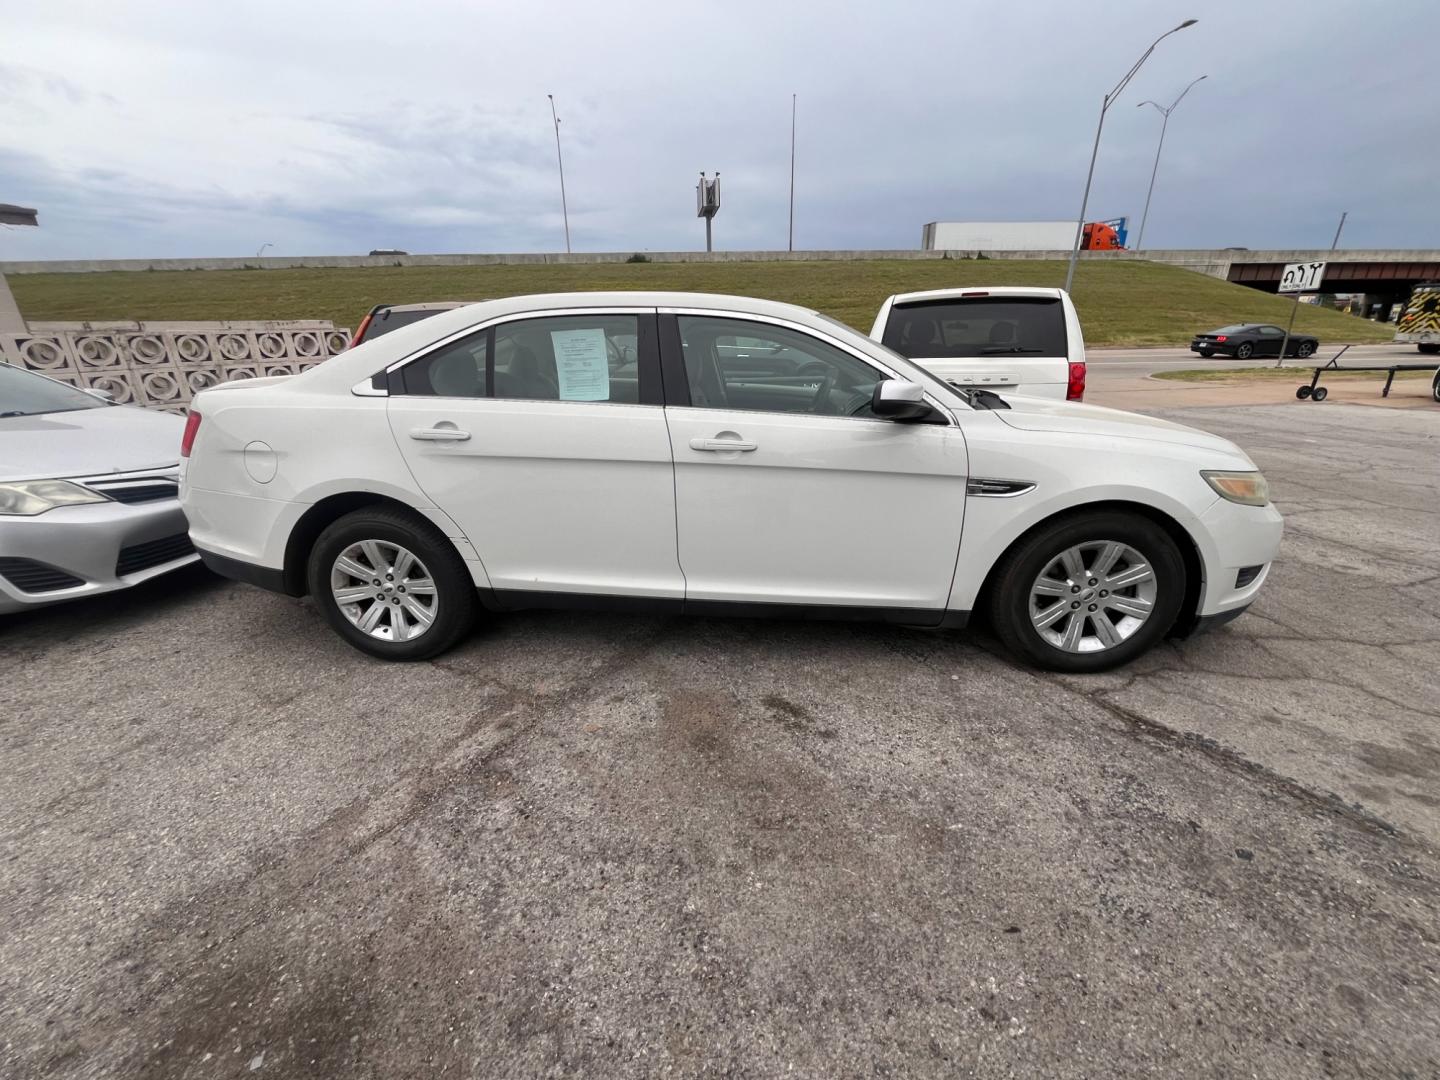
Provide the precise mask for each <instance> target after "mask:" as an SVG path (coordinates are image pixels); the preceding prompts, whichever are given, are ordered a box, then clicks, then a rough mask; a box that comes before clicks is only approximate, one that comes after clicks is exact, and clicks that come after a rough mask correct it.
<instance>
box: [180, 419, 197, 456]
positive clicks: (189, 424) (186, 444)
mask: <svg viewBox="0 0 1440 1080" xmlns="http://www.w3.org/2000/svg"><path fill="white" fill-rule="evenodd" d="M199 430H200V414H199V413H198V412H191V413H190V415H189V416H187V417H185V434H183V435H181V436H180V456H181V457H189V456H190V448H191V447H192V446H194V445H195V433H196V432H197V431H199Z"/></svg>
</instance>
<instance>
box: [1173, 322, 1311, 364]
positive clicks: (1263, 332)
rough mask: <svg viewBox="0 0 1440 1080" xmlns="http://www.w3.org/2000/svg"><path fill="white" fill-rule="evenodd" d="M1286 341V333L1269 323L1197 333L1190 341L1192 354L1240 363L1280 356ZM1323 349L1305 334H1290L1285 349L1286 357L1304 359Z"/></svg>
mask: <svg viewBox="0 0 1440 1080" xmlns="http://www.w3.org/2000/svg"><path fill="white" fill-rule="evenodd" d="M1284 340H1285V331H1284V330H1281V329H1280V327H1278V326H1271V325H1270V324H1269V323H1236V324H1235V325H1234V326H1222V327H1221V328H1220V329H1219V330H1211V331H1210V332H1209V333H1208V334H1196V335H1195V340H1194V341H1192V342H1190V351H1191V352H1197V353H1199V354H1200V355H1201V356H1214V355H1215V354H1216V353H1219V354H1220V355H1222V356H1233V357H1235V359H1237V360H1249V359H1250V358H1251V357H1252V356H1279V355H1280V343H1281V342H1282V341H1284ZM1318 348H1320V341H1319V339H1318V338H1313V337H1310V336H1308V335H1306V334H1291V335H1290V344H1289V345H1287V346H1286V347H1285V355H1286V356H1298V357H1300V358H1301V359H1304V358H1305V357H1307V356H1310V355H1311V354H1313V353H1314V352H1315V350H1316V349H1318Z"/></svg>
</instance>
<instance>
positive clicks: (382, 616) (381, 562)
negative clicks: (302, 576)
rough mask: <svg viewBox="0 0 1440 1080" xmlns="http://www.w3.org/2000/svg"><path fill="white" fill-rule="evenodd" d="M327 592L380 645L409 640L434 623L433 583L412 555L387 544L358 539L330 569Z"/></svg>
mask: <svg viewBox="0 0 1440 1080" xmlns="http://www.w3.org/2000/svg"><path fill="white" fill-rule="evenodd" d="M330 594H331V596H333V597H334V599H335V606H336V607H337V608H338V609H339V610H340V613H341V614H342V615H344V616H345V618H346V619H348V620H349V621H350V623H351V624H352V625H353V626H354V627H355V628H356V629H357V630H359V631H361V633H364V634H368V635H369V636H370V637H373V638H378V639H379V640H381V641H413V640H414V639H415V638H418V637H419V636H420V635H421V634H423V633H425V631H427V630H428V629H430V626H431V625H432V624H433V623H434V622H435V616H436V614H437V612H438V611H439V608H440V598H439V596H438V595H437V593H436V589H435V581H434V579H433V578H432V577H431V576H430V571H429V570H427V569H426V567H425V564H424V563H423V562H421V561H420V560H419V559H418V558H416V556H415V555H414V553H413V552H410V551H408V550H406V549H405V548H403V547H401V546H400V545H399V544H395V543H392V542H390V541H388V540H360V541H357V542H356V543H353V544H351V545H350V546H349V547H347V548H345V550H344V551H342V552H340V554H339V555H338V556H336V558H335V562H334V564H333V565H332V566H331V568H330Z"/></svg>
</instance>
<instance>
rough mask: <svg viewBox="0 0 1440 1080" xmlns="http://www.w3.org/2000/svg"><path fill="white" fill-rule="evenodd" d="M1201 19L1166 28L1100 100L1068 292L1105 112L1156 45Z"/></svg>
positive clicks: (1066, 277)
mask: <svg viewBox="0 0 1440 1080" xmlns="http://www.w3.org/2000/svg"><path fill="white" fill-rule="evenodd" d="M1199 21H1200V20H1199V19H1186V20H1185V21H1184V22H1182V23H1181V24H1180V25H1179V26H1177V27H1175V29H1174V30H1166V31H1165V33H1163V34H1161V35H1160V36H1159V37H1158V38H1156V39H1155V40H1154V41H1153V42H1151V43H1150V47H1149V48H1148V49H1146V50H1145V51H1144V52H1143V53H1142V54H1141V55H1140V59H1139V60H1136V61H1135V66H1134V67H1132V68H1131V69H1130V70H1129V71H1127V72H1126V73H1125V77H1124V78H1123V79H1121V80H1120V81H1119V82H1118V83H1116V84H1115V89H1114V90H1111V91H1110V92H1109V93H1108V94H1106V95H1105V98H1104V100H1103V101H1101V102H1100V123H1098V124H1096V125H1095V147H1094V149H1092V150H1091V151H1090V171H1089V172H1088V173H1086V174H1085V195H1084V197H1083V198H1082V199H1081V200H1080V220H1079V221H1077V222H1076V223H1075V245H1074V246H1073V247H1072V248H1071V249H1070V267H1069V269H1067V270H1066V271H1065V291H1066V292H1069V291H1070V286H1071V284H1072V283H1073V282H1074V281H1075V263H1076V262H1077V261H1079V258H1080V234H1081V233H1082V232H1083V231H1084V229H1085V211H1086V210H1088V209H1089V208H1090V183H1091V181H1093V180H1094V179H1095V158H1096V157H1097V156H1098V155H1099V153H1100V132H1101V131H1102V130H1104V127H1105V112H1106V110H1108V109H1109V108H1110V106H1111V105H1113V104H1114V103H1115V99H1116V98H1118V97H1119V96H1120V93H1121V91H1123V90H1124V89H1125V87H1126V86H1128V85H1129V83H1130V80H1131V79H1133V78H1134V77H1135V73H1136V72H1137V71H1139V70H1140V66H1141V65H1142V64H1144V63H1145V61H1146V60H1149V59H1150V54H1151V53H1153V52H1154V51H1155V46H1156V45H1159V44H1160V42H1162V41H1164V40H1165V39H1166V38H1167V37H1169V36H1170V35H1171V34H1174V33H1177V32H1178V31H1180V30H1184V29H1185V28H1186V27H1187V26H1194V25H1195V24H1196V23H1197V22H1199Z"/></svg>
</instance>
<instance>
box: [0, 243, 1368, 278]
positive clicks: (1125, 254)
mask: <svg viewBox="0 0 1440 1080" xmlns="http://www.w3.org/2000/svg"><path fill="white" fill-rule="evenodd" d="M634 254H635V253H634V252H629V251H611V252H590V253H585V254H574V255H566V254H563V253H560V254H553V253H544V252H541V253H533V252H532V253H511V254H473V255H305V256H278V255H277V256H267V257H265V258H258V259H257V258H239V259H224V258H217V259H56V260H50V261H29V262H0V274H73V273H99V272H103V271H114V270H292V269H297V268H308V267H352V268H364V267H393V266H501V265H506V266H508V265H515V266H535V265H554V266H585V265H590V264H597V263H623V262H625V261H626V260H628V259H630V258H632V257H633V256H634ZM642 254H643V255H644V256H645V258H647V259H649V260H650V261H651V262H655V263H677V262H697V263H704V262H717V263H735V262H815V261H852V260H862V259H900V260H917V261H928V260H933V259H973V258H977V257H979V256H982V255H983V256H984V257H985V258H990V259H1030V260H1038V259H1048V260H1052V261H1054V260H1062V259H1068V258H1069V257H1070V252H1069V251H1068V250H1066V251H985V252H980V251H916V250H912V249H906V250H899V251H854V250H835V251H715V252H704V251H647V252H643V253H642ZM1324 254H1325V253H1323V252H1322V253H1318V254H1317V253H1316V252H1293V251H1292V252H1233V251H1222V250H1213V251H1212V250H1197V251H1188V250H1176V251H1145V252H1135V251H1082V252H1081V253H1080V257H1081V259H1083V260H1085V261H1087V262H1088V261H1091V260H1096V259H1100V260H1110V261H1112V262H1113V261H1116V260H1133V259H1141V260H1148V261H1151V262H1163V263H1170V264H1172V265H1175V266H1181V267H1184V268H1185V269H1187V270H1195V271H1196V272H1198V273H1202V274H1209V275H1210V276H1212V277H1220V278H1223V277H1225V275H1226V274H1227V273H1228V272H1229V269H1230V264H1231V262H1232V261H1235V260H1236V259H1242V258H1243V259H1244V261H1247V262H1256V261H1263V262H1274V261H1277V260H1278V261H1282V262H1303V261H1307V260H1309V259H1312V258H1320V257H1323V256H1324ZM1376 254H1377V253H1373V252H1366V253H1358V252H1346V253H1344V257H1346V258H1356V257H1361V256H1362V255H1363V256H1364V257H1374V256H1375V255H1376ZM1381 254H1383V253H1381Z"/></svg>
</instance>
